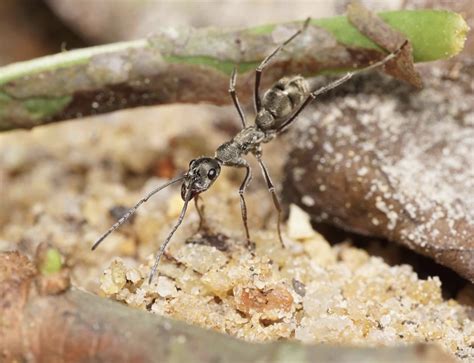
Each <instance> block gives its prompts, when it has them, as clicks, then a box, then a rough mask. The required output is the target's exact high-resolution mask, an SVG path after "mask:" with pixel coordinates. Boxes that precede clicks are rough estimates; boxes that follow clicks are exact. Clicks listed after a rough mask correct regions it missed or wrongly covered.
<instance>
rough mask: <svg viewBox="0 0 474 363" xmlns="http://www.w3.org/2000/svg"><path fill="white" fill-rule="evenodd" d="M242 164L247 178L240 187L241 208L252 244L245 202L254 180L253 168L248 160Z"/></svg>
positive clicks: (247, 235) (246, 234)
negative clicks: (246, 191)
mask: <svg viewBox="0 0 474 363" xmlns="http://www.w3.org/2000/svg"><path fill="white" fill-rule="evenodd" d="M242 166H244V167H245V168H246V170H247V173H246V174H245V178H244V180H243V181H242V184H241V185H240V188H239V196H240V210H241V212H242V221H243V222H244V227H245V236H246V238H247V244H248V245H249V246H250V233H249V226H248V223H247V204H246V203H245V198H244V193H245V190H246V189H247V187H248V185H249V183H250V181H251V180H252V170H251V169H250V165H248V163H247V161H245V160H244V163H243V165H242Z"/></svg>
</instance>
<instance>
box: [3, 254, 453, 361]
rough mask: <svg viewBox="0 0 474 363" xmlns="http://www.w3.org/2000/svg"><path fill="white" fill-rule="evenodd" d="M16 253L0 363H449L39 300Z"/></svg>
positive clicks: (75, 299) (10, 258)
mask: <svg viewBox="0 0 474 363" xmlns="http://www.w3.org/2000/svg"><path fill="white" fill-rule="evenodd" d="M39 277H40V276H39V275H37V274H36V271H35V267H34V265H33V264H32V263H31V262H30V261H29V260H28V259H27V258H26V257H25V256H23V255H20V254H19V253H18V252H7V253H1V254H0V296H2V300H1V304H0V316H2V319H3V321H2V324H1V325H0V359H1V361H2V362H14V361H28V362H134V363H135V362H177V361H180V362H186V361H188V362H189V361H199V362H216V361H219V362H256V361H259V362H275V361H295V362H296V361H298V362H329V361H334V359H335V358H337V360H338V361H339V362H349V361H351V362H352V361H358V362H380V361H383V362H399V361H400V360H403V361H409V362H454V360H453V358H451V357H450V356H448V355H447V354H445V353H443V352H441V351H440V349H439V348H437V347H435V346H430V345H423V344H419V345H414V346H406V347H394V348H366V349H360V348H348V347H347V348H346V347H331V346H309V345H301V344H296V343H290V342H274V343H269V344H252V343H247V342H244V341H241V340H237V339H235V338H232V337H229V336H226V335H222V334H218V333H215V332H211V331H207V330H204V329H200V328H196V327H192V326H188V325H186V324H184V323H182V322H178V321H173V320H170V319H165V318H162V317H159V316H156V315H150V314H149V313H145V312H142V311H138V310H135V309H130V308H128V307H125V306H123V305H121V304H118V303H115V302H112V301H110V300H106V299H102V298H99V297H97V296H94V295H90V294H87V293H84V292H81V291H78V290H74V289H72V290H65V291H64V292H63V293H61V294H59V295H45V296H42V295H39V294H37V293H36V291H35V289H34V286H35V284H34V283H35V282H36V281H37V279H38V278H39Z"/></svg>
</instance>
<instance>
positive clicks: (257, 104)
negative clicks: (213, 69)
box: [254, 18, 311, 113]
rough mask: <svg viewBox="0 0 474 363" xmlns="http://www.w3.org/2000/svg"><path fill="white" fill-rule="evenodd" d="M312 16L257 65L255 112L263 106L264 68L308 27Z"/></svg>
mask: <svg viewBox="0 0 474 363" xmlns="http://www.w3.org/2000/svg"><path fill="white" fill-rule="evenodd" d="M310 20H311V18H308V19H306V20H305V22H304V23H303V26H302V27H301V29H299V30H298V31H297V32H296V33H294V34H293V35H292V36H291V37H289V38H288V39H287V40H285V41H284V42H283V43H282V44H280V45H279V46H278V47H277V48H275V50H273V52H271V53H270V54H269V55H268V56H267V57H266V58H265V59H264V60H263V61H262V63H260V65H259V66H258V67H257V69H256V70H255V92H254V97H255V112H256V113H258V112H259V111H260V108H261V107H262V101H261V99H260V78H261V77H262V72H263V70H264V68H265V67H266V66H267V64H268V62H270V60H271V59H272V58H273V57H274V56H275V55H276V54H277V53H278V52H279V51H280V50H282V49H283V47H284V46H285V45H287V44H288V43H289V42H291V41H292V40H293V39H295V38H296V37H297V36H298V35H300V34H301V33H302V32H303V31H304V30H305V29H306V28H307V27H308V24H309V21H310Z"/></svg>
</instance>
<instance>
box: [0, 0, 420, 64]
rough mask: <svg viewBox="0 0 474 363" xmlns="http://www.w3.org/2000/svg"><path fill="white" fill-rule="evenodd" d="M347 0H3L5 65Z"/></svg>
mask: <svg viewBox="0 0 474 363" xmlns="http://www.w3.org/2000/svg"><path fill="white" fill-rule="evenodd" d="M347 2H348V0H312V1H301V0H299V1H291V2H289V1H278V0H274V1H272V0H253V1H237V0H226V1H158V0H1V1H0V65H5V64H8V63H12V62H17V61H22V60H27V59H31V58H35V57H39V56H43V55H46V54H52V53H57V52H60V51H62V50H71V49H74V48H81V47H86V46H90V45H97V44H103V43H110V42H116V41H121V40H130V39H136V38H142V37H145V36H147V35H149V34H150V33H153V31H154V30H155V29H157V28H160V27H167V26H188V25H192V26H195V27H204V26H216V27H245V26H254V25H260V24H265V23H272V22H282V21H291V20H296V19H304V18H306V17H308V16H311V17H313V18H318V17H328V16H333V15H336V14H342V13H344V9H345V7H346V5H347ZM290 3H291V6H289V4H290ZM405 3H406V0H383V1H381V0H367V1H364V4H365V5H366V6H368V7H369V8H371V9H373V10H381V9H384V10H389V9H399V8H402V7H405V6H409V5H410V4H405ZM410 3H414V1H410ZM423 3H426V1H423ZM415 5H416V4H415Z"/></svg>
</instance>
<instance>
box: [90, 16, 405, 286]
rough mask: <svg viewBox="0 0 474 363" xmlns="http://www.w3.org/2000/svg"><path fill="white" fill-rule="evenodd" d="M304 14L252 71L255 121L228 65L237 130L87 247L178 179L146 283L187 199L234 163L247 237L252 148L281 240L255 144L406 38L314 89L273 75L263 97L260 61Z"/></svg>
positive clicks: (264, 169) (275, 199)
mask: <svg viewBox="0 0 474 363" xmlns="http://www.w3.org/2000/svg"><path fill="white" fill-rule="evenodd" d="M309 21H310V18H308V19H307V20H306V21H305V22H304V24H303V26H302V28H300V29H299V30H298V31H297V32H295V33H294V34H293V35H292V36H291V37H289V38H288V39H287V40H286V41H284V42H283V43H282V44H280V45H279V46H278V47H277V48H276V49H274V50H273V52H272V53H270V54H269V55H268V56H267V57H266V58H265V59H264V60H263V61H262V62H261V63H260V65H259V66H258V67H257V69H256V71H255V89H254V104H255V112H256V117H255V122H254V124H253V125H250V126H248V125H247V120H246V117H245V114H244V112H243V110H242V107H241V105H240V103H239V99H238V98H237V94H236V92H235V84H236V81H237V71H236V68H234V70H233V72H232V75H231V77H230V83H229V94H230V96H231V98H232V101H233V103H234V105H235V107H236V109H237V112H238V114H239V117H240V120H241V122H242V130H240V131H239V132H238V133H237V134H236V135H235V136H234V137H233V138H232V139H231V140H229V141H226V142H224V143H223V144H222V145H220V146H219V147H218V148H217V150H216V153H215V155H214V157H200V158H197V159H193V160H191V162H190V163H189V169H188V171H187V172H186V173H184V175H181V176H179V177H176V178H174V179H172V180H170V181H168V182H167V183H166V184H164V185H162V186H160V187H158V188H156V189H154V190H153V191H151V192H150V193H149V194H148V195H146V196H145V197H144V198H143V199H141V200H140V201H139V202H138V203H137V204H136V205H135V206H134V207H132V208H131V209H129V210H128V212H127V213H125V214H124V215H123V216H122V217H121V218H120V219H119V220H118V221H117V222H116V223H115V224H114V225H113V226H112V227H110V229H109V230H108V231H107V232H105V233H104V234H103V235H102V236H101V237H100V238H99V239H98V240H97V241H96V242H95V243H94V245H93V246H92V250H94V249H96V248H97V246H99V244H100V243H101V242H102V241H103V240H104V239H105V238H106V237H107V236H108V235H109V234H111V233H112V232H113V231H115V230H116V229H117V228H118V227H119V226H121V225H122V224H123V223H124V222H125V221H126V220H127V219H129V218H130V217H131V216H132V215H133V214H134V213H135V212H136V211H137V209H138V208H139V207H140V205H142V204H143V203H145V202H146V201H147V200H148V199H150V198H151V197H152V196H153V195H154V194H156V193H158V192H159V191H160V190H162V189H164V188H166V187H168V186H170V185H172V184H174V183H177V182H180V181H182V182H183V183H182V185H181V197H182V199H183V201H184V205H183V208H182V210H181V213H180V215H179V218H178V222H177V223H176V224H175V226H174V227H173V229H172V230H171V232H170V233H169V234H168V236H167V237H166V239H165V241H164V242H163V244H162V245H161V247H160V250H159V251H158V254H157V255H156V259H155V263H154V265H153V268H152V270H151V272H150V276H149V278H148V282H149V283H151V281H152V280H153V276H154V275H155V274H156V270H157V268H158V264H159V262H160V259H161V257H162V256H163V254H164V252H165V249H166V247H167V245H168V243H169V242H170V240H171V237H172V236H173V234H174V233H175V232H176V230H177V229H178V227H179V226H180V224H181V222H182V221H183V219H184V216H185V214H186V210H187V208H188V203H189V201H191V200H192V199H194V201H195V203H196V207H197V210H198V212H199V208H198V198H199V194H201V193H203V192H205V191H206V190H208V189H209V188H210V187H211V185H212V184H213V183H214V182H215V180H216V179H217V177H218V176H219V174H220V171H221V167H222V166H230V167H235V168H245V170H246V173H245V177H244V180H243V182H242V184H241V185H240V188H239V196H240V206H241V212H242V220H243V224H244V228H245V235H246V238H247V242H249V241H250V234H249V228H248V224H247V206H246V203H245V198H244V193H245V190H246V189H247V187H248V185H249V183H250V180H251V179H252V170H251V169H250V165H249V164H248V162H247V160H245V159H244V158H243V156H244V155H247V154H249V153H250V154H252V155H253V156H255V158H256V159H257V162H258V164H259V165H260V168H261V170H262V174H263V177H264V179H265V182H266V184H267V187H268V190H269V192H270V193H271V195H272V199H273V204H274V205H275V208H276V210H277V213H278V223H277V230H278V237H279V240H280V242H281V244H282V245H283V239H282V236H281V226H280V224H281V207H280V202H279V200H278V196H277V194H276V192H275V186H274V185H273V182H272V180H271V178H270V174H269V173H268V170H267V167H266V166H265V164H264V162H263V160H262V147H261V144H265V143H268V142H270V141H271V140H273V139H274V138H275V136H277V135H278V134H280V133H282V132H283V131H285V130H286V129H287V128H288V127H289V126H290V125H291V124H292V123H293V122H294V121H295V119H296V118H297V116H298V115H299V114H300V113H301V112H302V111H303V110H304V108H305V107H306V106H307V105H308V104H309V103H310V102H311V101H313V100H314V99H315V98H316V97H317V96H319V95H321V94H323V93H326V92H328V91H329V90H331V89H333V88H336V87H338V86H339V85H341V84H342V83H344V82H346V81H348V80H349V79H350V78H351V77H352V76H353V75H355V74H357V73H360V72H362V71H367V70H369V69H373V68H376V67H380V66H382V65H384V64H385V63H387V62H388V61H389V60H391V59H393V58H395V57H396V56H397V55H398V53H400V51H401V50H402V49H403V48H404V47H405V45H406V44H407V41H405V42H404V43H403V44H402V45H401V46H400V47H399V48H398V49H397V50H396V51H395V52H392V53H390V54H388V55H387V56H386V57H385V58H384V59H382V60H381V61H378V62H375V63H373V64H371V65H370V66H368V67H365V68H362V69H360V70H357V71H353V72H349V73H347V74H346V75H344V76H343V77H341V78H338V79H336V80H335V81H333V82H331V83H329V84H328V85H326V86H324V87H321V88H319V89H317V90H315V91H311V90H310V87H309V84H308V81H307V80H306V79H305V78H303V77H302V76H293V77H283V78H281V79H280V80H278V81H277V82H276V83H275V84H274V85H273V86H272V87H271V88H270V89H269V90H267V91H266V92H265V93H264V95H263V98H261V97H260V79H261V76H262V72H263V70H264V69H265V67H267V66H268V64H269V62H270V61H271V60H272V58H274V57H275V56H276V55H277V54H278V53H279V52H280V51H281V50H282V49H283V47H284V46H285V45H287V44H288V43H290V42H291V41H292V40H293V39H295V38H296V37H297V36H298V35H299V34H301V33H302V32H303V31H304V30H305V29H306V28H307V27H308V24H309ZM199 217H200V219H201V224H202V218H203V217H202V215H201V213H200V212H199Z"/></svg>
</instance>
